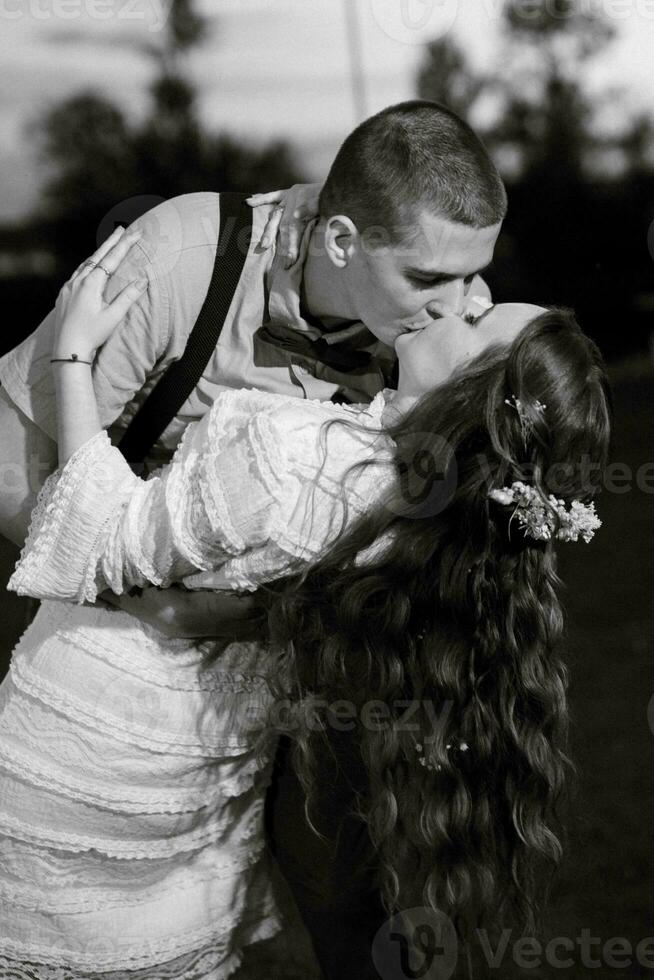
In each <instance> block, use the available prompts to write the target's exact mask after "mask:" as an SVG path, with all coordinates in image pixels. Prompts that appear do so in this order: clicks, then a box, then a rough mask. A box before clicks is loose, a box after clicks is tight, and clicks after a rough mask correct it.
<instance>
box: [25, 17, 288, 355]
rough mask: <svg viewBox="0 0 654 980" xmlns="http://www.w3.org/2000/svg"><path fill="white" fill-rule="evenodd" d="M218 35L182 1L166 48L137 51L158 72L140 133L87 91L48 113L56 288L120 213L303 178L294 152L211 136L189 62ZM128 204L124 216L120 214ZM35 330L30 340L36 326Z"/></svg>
mask: <svg viewBox="0 0 654 980" xmlns="http://www.w3.org/2000/svg"><path fill="white" fill-rule="evenodd" d="M209 35H210V25H209V22H208V21H207V19H206V18H205V17H203V16H201V15H200V14H198V13H197V12H196V11H195V9H194V3H193V0H174V2H173V6H172V8H171V11H170V16H169V17H168V20H167V22H166V27H165V29H164V30H163V31H162V32H161V39H160V41H159V42H158V43H157V44H155V43H152V42H147V43H143V42H142V41H140V40H138V41H133V42H131V43H132V46H134V47H136V48H137V49H138V50H139V51H140V52H141V53H142V54H143V55H145V56H146V57H148V58H150V59H151V60H152V61H153V63H154V66H155V76H154V80H153V82H152V84H151V86H150V107H149V110H148V113H147V116H146V118H145V119H144V120H143V121H142V122H141V123H140V124H138V125H130V123H129V121H128V119H127V117H126V115H125V113H124V112H123V110H122V109H121V108H119V107H118V106H117V105H115V104H114V103H113V102H112V101H111V100H110V99H108V98H106V97H104V96H102V95H99V94H97V93H95V92H92V91H87V92H81V93H79V94H77V95H74V96H72V97H71V98H69V99H67V100H65V101H64V102H62V103H61V104H60V105H58V106H56V107H55V108H54V109H51V110H50V111H48V112H47V113H46V114H45V116H44V117H43V118H42V119H41V120H40V121H39V123H38V126H36V127H35V132H36V133H37V135H38V136H39V138H40V140H41V150H42V156H43V158H44V160H45V161H46V163H47V165H48V168H49V170H50V171H51V176H50V178H49V179H48V180H47V181H46V184H45V186H44V189H43V192H42V197H41V202H40V205H39V207H38V210H37V214H36V216H35V226H36V229H37V232H38V235H39V238H40V239H41V241H42V242H44V243H46V244H47V246H48V247H49V249H50V251H51V252H52V254H53V256H54V258H55V262H56V267H55V270H54V273H53V277H52V278H53V285H54V283H60V281H61V278H62V277H63V276H65V275H67V274H68V272H69V271H70V270H71V269H72V268H74V267H75V265H77V264H78V263H79V261H80V260H81V259H82V258H83V257H84V256H85V255H87V254H88V252H89V251H90V249H92V248H93V247H95V244H96V236H97V235H98V229H99V228H100V226H101V222H102V219H103V218H104V217H105V215H107V214H109V213H110V212H112V213H113V214H114V215H115V219H116V220H121V221H133V220H134V219H135V218H136V217H138V215H139V213H143V211H146V210H149V208H151V207H152V206H153V205H154V204H156V203H157V200H161V199H165V198H169V197H174V196H175V195H178V194H185V193H190V192H193V191H200V190H245V191H254V190H268V189H274V188H277V187H285V186H288V185H289V184H292V183H295V182H296V181H298V180H301V179H302V178H301V174H300V171H299V167H298V166H297V164H296V163H295V160H294V159H293V155H292V152H291V150H290V147H289V146H288V145H287V144H286V143H284V142H275V143H271V144H268V145H266V146H264V147H261V148H253V147H249V146H244V145H242V143H240V142H239V141H238V140H236V139H233V138H231V137H229V136H226V135H224V134H211V133H207V132H205V130H204V129H203V127H202V124H201V122H200V120H199V116H198V112H197V104H196V103H197V98H196V91H195V87H194V85H193V82H192V80H191V77H190V71H189V62H190V56H191V54H192V52H193V50H194V49H195V48H197V47H198V46H200V45H201V44H203V43H204V42H205V41H206V40H207V39H208V37H209ZM127 43H130V42H127ZM121 202H123V203H124V212H125V213H124V214H122V213H120V214H118V213H117V212H116V207H117V205H120V204H121ZM44 312H46V311H44ZM26 326H27V329H26V331H25V332H29V330H31V329H33V327H34V320H33V319H32V320H31V323H29V325H26ZM17 339H18V338H16V340H17ZM14 342H15V341H14Z"/></svg>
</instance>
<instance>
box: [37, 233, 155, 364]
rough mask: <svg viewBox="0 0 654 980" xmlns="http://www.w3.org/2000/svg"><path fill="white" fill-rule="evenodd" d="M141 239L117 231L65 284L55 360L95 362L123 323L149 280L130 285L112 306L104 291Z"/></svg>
mask: <svg viewBox="0 0 654 980" xmlns="http://www.w3.org/2000/svg"><path fill="white" fill-rule="evenodd" d="M139 238H140V234H139V233H138V232H127V233H126V232H125V229H124V228H117V229H116V230H115V231H114V233H113V234H112V235H110V236H109V238H108V239H107V240H106V242H104V243H103V244H102V245H101V246H100V248H98V249H97V250H96V251H95V252H94V253H93V255H92V256H91V258H90V259H86V260H85V261H84V262H82V264H81V265H79V266H78V267H77V269H76V270H75V272H74V273H73V274H72V276H71V277H70V279H69V280H68V282H66V283H65V284H64V286H63V287H62V289H61V290H60V292H59V296H58V297H57V302H56V304H55V326H54V336H55V341H54V350H53V353H52V356H53V358H59V357H62V358H70V357H71V356H72V355H73V354H76V355H77V357H78V358H79V360H88V361H92V360H93V356H94V354H95V352H96V350H97V349H98V347H101V346H102V344H104V342H105V341H106V340H107V339H108V338H109V337H110V336H111V334H112V333H113V331H114V330H115V329H116V327H117V326H118V324H119V323H121V322H122V320H123V319H124V317H125V314H126V313H127V311H128V310H129V308H130V306H131V305H132V303H133V302H134V301H135V300H136V299H138V297H139V296H140V295H141V293H142V292H143V290H144V288H145V286H146V285H147V280H145V279H140V280H137V281H136V282H131V283H129V284H128V285H127V286H125V288H124V289H123V290H121V292H119V293H118V295H117V296H116V297H115V299H114V300H112V302H111V303H106V302H105V300H104V290H105V287H106V285H107V279H108V278H109V276H111V275H112V274H113V273H114V272H115V271H116V269H117V268H118V266H119V265H120V263H121V261H122V260H123V259H124V257H125V256H126V255H127V253H128V252H129V250H130V248H131V247H132V245H134V244H135V242H137V241H138V240H139Z"/></svg>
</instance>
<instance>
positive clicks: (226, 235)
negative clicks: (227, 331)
mask: <svg viewBox="0 0 654 980" xmlns="http://www.w3.org/2000/svg"><path fill="white" fill-rule="evenodd" d="M251 231H252V210H251V209H250V208H249V207H248V205H247V204H245V201H244V197H243V194H236V193H224V194H220V236H219V238H218V247H217V249H216V260H215V263H214V267H213V273H212V276H211V282H210V283H209V289H208V290H207V295H206V297H205V300H204V303H203V305H202V309H201V310H200V313H199V316H198V318H197V320H196V322H195V326H194V327H193V330H192V331H191V335H190V337H189V339H188V341H187V343H186V348H185V350H184V353H183V354H182V356H181V357H180V358H179V360H177V361H175V362H174V363H173V364H171V365H170V367H169V368H168V370H167V371H166V372H165V374H164V375H163V376H162V377H161V378H160V379H159V381H158V382H157V384H156V385H155V387H154V388H153V389H152V391H151V392H150V394H149V395H148V397H147V398H146V399H145V401H144V402H143V404H142V405H141V407H140V409H139V411H138V412H137V413H136V415H135V416H134V418H133V419H132V421H131V422H130V424H129V426H128V427H127V429H126V430H125V432H124V434H123V437H122V439H121V440H120V442H119V444H118V448H119V449H120V451H121V452H122V454H123V456H124V457H125V459H126V460H127V461H128V462H129V463H133V464H136V463H141V462H142V461H143V459H145V457H146V456H147V455H148V453H149V451H150V450H151V449H152V446H153V445H154V444H155V442H156V441H157V439H158V438H159V436H160V435H161V434H162V432H163V431H164V430H165V429H166V428H167V426H168V425H169V424H170V422H172V420H173V419H174V418H175V416H176V415H177V413H178V411H179V410H180V408H181V407H182V405H183V404H184V402H185V401H186V400H187V398H188V397H189V395H190V394H191V392H192V391H193V389H194V388H195V386H196V385H197V383H198V381H199V380H200V378H201V377H202V373H203V371H204V369H205V368H206V366H207V364H208V363H209V359H210V357H211V355H212V354H213V352H214V350H215V347H216V344H217V342H218V338H219V336H220V332H221V330H222V328H223V324H224V322H225V318H226V317H227V314H228V312H229V308H230V306H231V304H232V300H233V298H234V293H235V292H236V287H237V286H238V281H239V279H240V276H241V272H242V271H243V265H244V263H245V257H246V255H247V252H248V247H249V244H250V238H251Z"/></svg>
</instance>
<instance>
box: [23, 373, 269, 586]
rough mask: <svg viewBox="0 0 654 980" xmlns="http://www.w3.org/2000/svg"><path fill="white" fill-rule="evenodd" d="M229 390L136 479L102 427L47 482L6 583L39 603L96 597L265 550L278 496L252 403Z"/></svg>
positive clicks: (165, 583) (158, 582)
mask: <svg viewBox="0 0 654 980" xmlns="http://www.w3.org/2000/svg"><path fill="white" fill-rule="evenodd" d="M231 394H234V393H231V392H229V393H223V395H221V396H220V397H219V399H218V400H217V403H216V404H215V406H214V408H215V409H216V411H217V412H218V413H219V414H220V417H221V420H222V424H221V427H220V432H217V430H216V426H215V424H214V421H215V413H214V410H213V409H212V412H210V413H208V415H207V416H205V418H204V419H202V420H201V421H200V422H198V423H192V424H191V425H190V426H189V427H188V428H187V431H186V433H185V436H184V439H183V441H182V443H181V445H180V447H179V448H178V450H177V452H176V454H175V457H174V458H173V460H172V462H171V463H170V464H169V465H168V466H167V467H164V468H163V469H162V470H160V471H158V472H157V473H156V474H153V476H152V477H151V478H150V479H148V480H141V479H139V478H138V477H136V476H134V474H133V473H132V471H131V469H130V468H129V466H128V465H127V463H126V462H125V460H124V458H123V456H122V455H121V453H120V452H119V451H118V450H117V449H116V448H114V447H113V446H112V445H111V443H110V441H109V438H108V436H107V435H106V434H105V433H98V435H97V436H95V437H94V438H93V439H90V440H89V441H88V442H87V443H85V445H84V446H82V447H81V448H80V449H79V450H78V451H77V452H76V453H75V454H74V455H73V456H72V457H71V458H70V460H69V461H68V462H67V463H66V465H65V466H64V467H63V468H62V469H60V470H58V471H57V472H56V473H54V474H53V475H52V476H51V477H50V478H49V479H48V481H46V484H45V485H44V487H43V489H42V491H41V493H40V495H39V499H38V502H37V506H36V508H35V511H34V514H33V517H32V524H31V528H30V532H29V535H28V539H27V542H26V544H25V547H24V549H23V553H22V555H21V559H20V561H19V563H18V565H17V567H16V570H15V572H14V575H13V576H12V578H11V580H10V582H9V586H8V588H9V589H11V590H12V591H15V592H18V593H19V594H22V595H31V596H34V597H36V598H38V599H73V600H75V601H77V602H79V603H82V602H93V601H94V600H95V598H96V596H97V594H98V593H99V592H101V591H103V590H104V589H106V588H109V589H111V590H112V591H113V592H115V593H117V594H120V593H121V592H123V591H124V590H125V589H128V588H130V587H131V586H134V585H140V586H144V585H147V584H153V585H159V586H163V587H166V586H168V585H169V584H170V583H171V582H172V581H176V580H179V579H181V578H182V577H183V576H184V575H188V574H191V573H193V572H198V571H208V570H212V569H215V568H216V567H218V566H220V565H221V564H222V563H224V562H225V561H227V560H229V559H230V558H232V557H234V556H236V555H239V554H241V553H243V552H244V551H247V550H248V549H249V548H253V547H254V548H256V547H259V546H261V545H262V544H263V543H264V542H265V541H266V540H267V538H268V528H269V525H270V523H271V521H275V512H276V507H277V504H276V501H275V499H274V498H273V497H272V496H271V494H270V492H269V490H268V487H267V484H266V482H265V481H264V480H262V479H261V478H260V476H259V474H258V470H257V466H256V460H255V458H254V455H253V452H252V447H251V440H250V436H249V427H250V424H251V421H252V414H251V413H252V405H249V406H248V403H247V399H243V398H241V399H237V398H235V399H230V398H229V397H226V396H228V395H231Z"/></svg>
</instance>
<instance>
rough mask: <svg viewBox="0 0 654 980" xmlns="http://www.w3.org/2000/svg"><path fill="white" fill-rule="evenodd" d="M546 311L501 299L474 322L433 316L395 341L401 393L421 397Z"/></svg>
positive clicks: (505, 342)
mask: <svg viewBox="0 0 654 980" xmlns="http://www.w3.org/2000/svg"><path fill="white" fill-rule="evenodd" d="M545 312H546V311H545V310H544V309H543V308H542V307H540V306H532V305H531V304H529V303H500V304H498V305H497V306H493V307H491V309H490V310H488V311H487V312H486V313H484V314H482V316H481V317H480V318H479V319H478V320H476V321H475V322H474V323H467V322H466V321H465V320H462V319H461V318H460V317H458V316H448V317H442V318H441V319H440V320H434V322H433V323H431V324H429V326H427V327H424V329H422V330H416V331H413V332H411V333H404V334H402V335H401V336H399V337H398V338H397V340H396V341H395V351H396V353H397V357H398V361H399V365H400V373H399V384H398V393H399V394H400V395H402V396H407V395H408V396H411V397H420V396H421V395H424V394H426V393H427V392H428V391H431V389H432V388H435V387H436V386H437V385H440V384H442V383H443V382H444V381H447V380H448V379H449V378H450V377H451V376H452V374H454V372H455V371H456V370H457V369H458V368H460V367H463V366H464V365H466V364H468V363H469V362H470V361H472V360H474V359H475V358H476V357H478V356H479V355H480V354H482V353H483V352H484V351H485V350H486V348H488V347H491V346H492V345H493V344H506V346H509V345H510V344H512V343H513V341H514V340H515V339H516V337H518V336H519V334H520V333H521V332H522V331H523V330H524V329H525V327H526V326H527V324H529V323H531V322H532V320H534V318H535V317H537V316H539V315H540V314H541V313H545Z"/></svg>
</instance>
